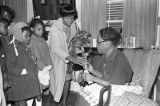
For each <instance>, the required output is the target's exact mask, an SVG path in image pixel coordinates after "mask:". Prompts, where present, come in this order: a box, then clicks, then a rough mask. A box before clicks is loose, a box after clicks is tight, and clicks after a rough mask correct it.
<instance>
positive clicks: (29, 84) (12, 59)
mask: <svg viewBox="0 0 160 106" xmlns="http://www.w3.org/2000/svg"><path fill="white" fill-rule="evenodd" d="M9 33H10V34H11V35H13V40H12V41H11V42H10V45H9V47H8V50H7V53H6V57H7V60H6V61H7V68H8V79H9V82H10V86H11V88H9V89H8V90H7V97H8V101H12V102H15V104H16V106H27V102H26V101H27V100H29V99H32V98H35V97H36V96H39V95H40V94H41V93H40V84H39V80H38V72H37V69H36V65H35V63H34V61H33V60H32V56H31V53H30V50H29V49H28V47H27V45H28V43H29V40H30V35H31V31H30V28H29V27H28V26H27V25H26V24H25V23H23V22H18V23H16V24H14V25H12V26H11V28H10V29H9Z"/></svg>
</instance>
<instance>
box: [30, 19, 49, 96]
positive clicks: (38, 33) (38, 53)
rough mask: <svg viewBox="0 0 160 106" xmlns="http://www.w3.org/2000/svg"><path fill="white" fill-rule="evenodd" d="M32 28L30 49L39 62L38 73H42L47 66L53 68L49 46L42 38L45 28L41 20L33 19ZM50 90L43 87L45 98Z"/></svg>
mask: <svg viewBox="0 0 160 106" xmlns="http://www.w3.org/2000/svg"><path fill="white" fill-rule="evenodd" d="M30 27H31V30H32V32H33V33H32V36H31V41H30V44H29V48H30V49H31V53H32V55H33V56H34V58H35V60H36V62H37V69H38V70H37V71H40V70H43V69H44V67H46V66H49V65H51V66H52V62H51V57H50V52H49V48H48V45H47V43H46V41H45V40H44V39H43V38H42V35H43V33H44V30H45V26H44V23H43V22H42V21H41V20H40V19H33V20H32V21H31V23H30ZM48 88H49V86H44V85H41V90H43V91H44V92H43V94H44V95H45V96H46V97H45V98H47V95H48V94H49V89H48Z"/></svg>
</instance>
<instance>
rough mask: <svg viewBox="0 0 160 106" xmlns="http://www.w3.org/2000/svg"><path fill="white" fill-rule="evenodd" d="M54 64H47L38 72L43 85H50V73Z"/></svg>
mask: <svg viewBox="0 0 160 106" xmlns="http://www.w3.org/2000/svg"><path fill="white" fill-rule="evenodd" d="M51 68H52V66H51V65H49V66H45V67H44V68H43V70H42V71H41V70H40V71H39V72H38V78H39V81H40V83H41V84H42V85H44V86H47V85H49V80H50V75H49V71H50V70H51Z"/></svg>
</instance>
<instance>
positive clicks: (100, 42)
mask: <svg viewBox="0 0 160 106" xmlns="http://www.w3.org/2000/svg"><path fill="white" fill-rule="evenodd" d="M103 42H106V40H104V41H101V42H99V41H97V44H101V43H103Z"/></svg>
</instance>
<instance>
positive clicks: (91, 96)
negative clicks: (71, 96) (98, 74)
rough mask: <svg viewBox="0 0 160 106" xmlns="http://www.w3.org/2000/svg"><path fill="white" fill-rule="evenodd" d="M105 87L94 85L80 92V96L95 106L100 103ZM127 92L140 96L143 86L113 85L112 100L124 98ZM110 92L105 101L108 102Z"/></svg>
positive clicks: (105, 94) (105, 95) (105, 96)
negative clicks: (101, 93)
mask: <svg viewBox="0 0 160 106" xmlns="http://www.w3.org/2000/svg"><path fill="white" fill-rule="evenodd" d="M102 88H103V87H102V86H101V85H98V84H92V85H89V86H86V87H84V88H83V89H81V91H79V94H80V95H81V96H82V97H84V99H85V100H86V101H87V102H88V103H89V104H90V105H91V106H95V105H97V104H98V102H99V95H100V91H101V89H102ZM125 92H132V93H135V94H138V95H140V94H141V93H142V87H141V86H128V85H111V99H112V98H114V97H116V96H122V95H123V94H124V93H125ZM107 95H108V92H105V93H104V96H103V98H104V101H106V100H107Z"/></svg>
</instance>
